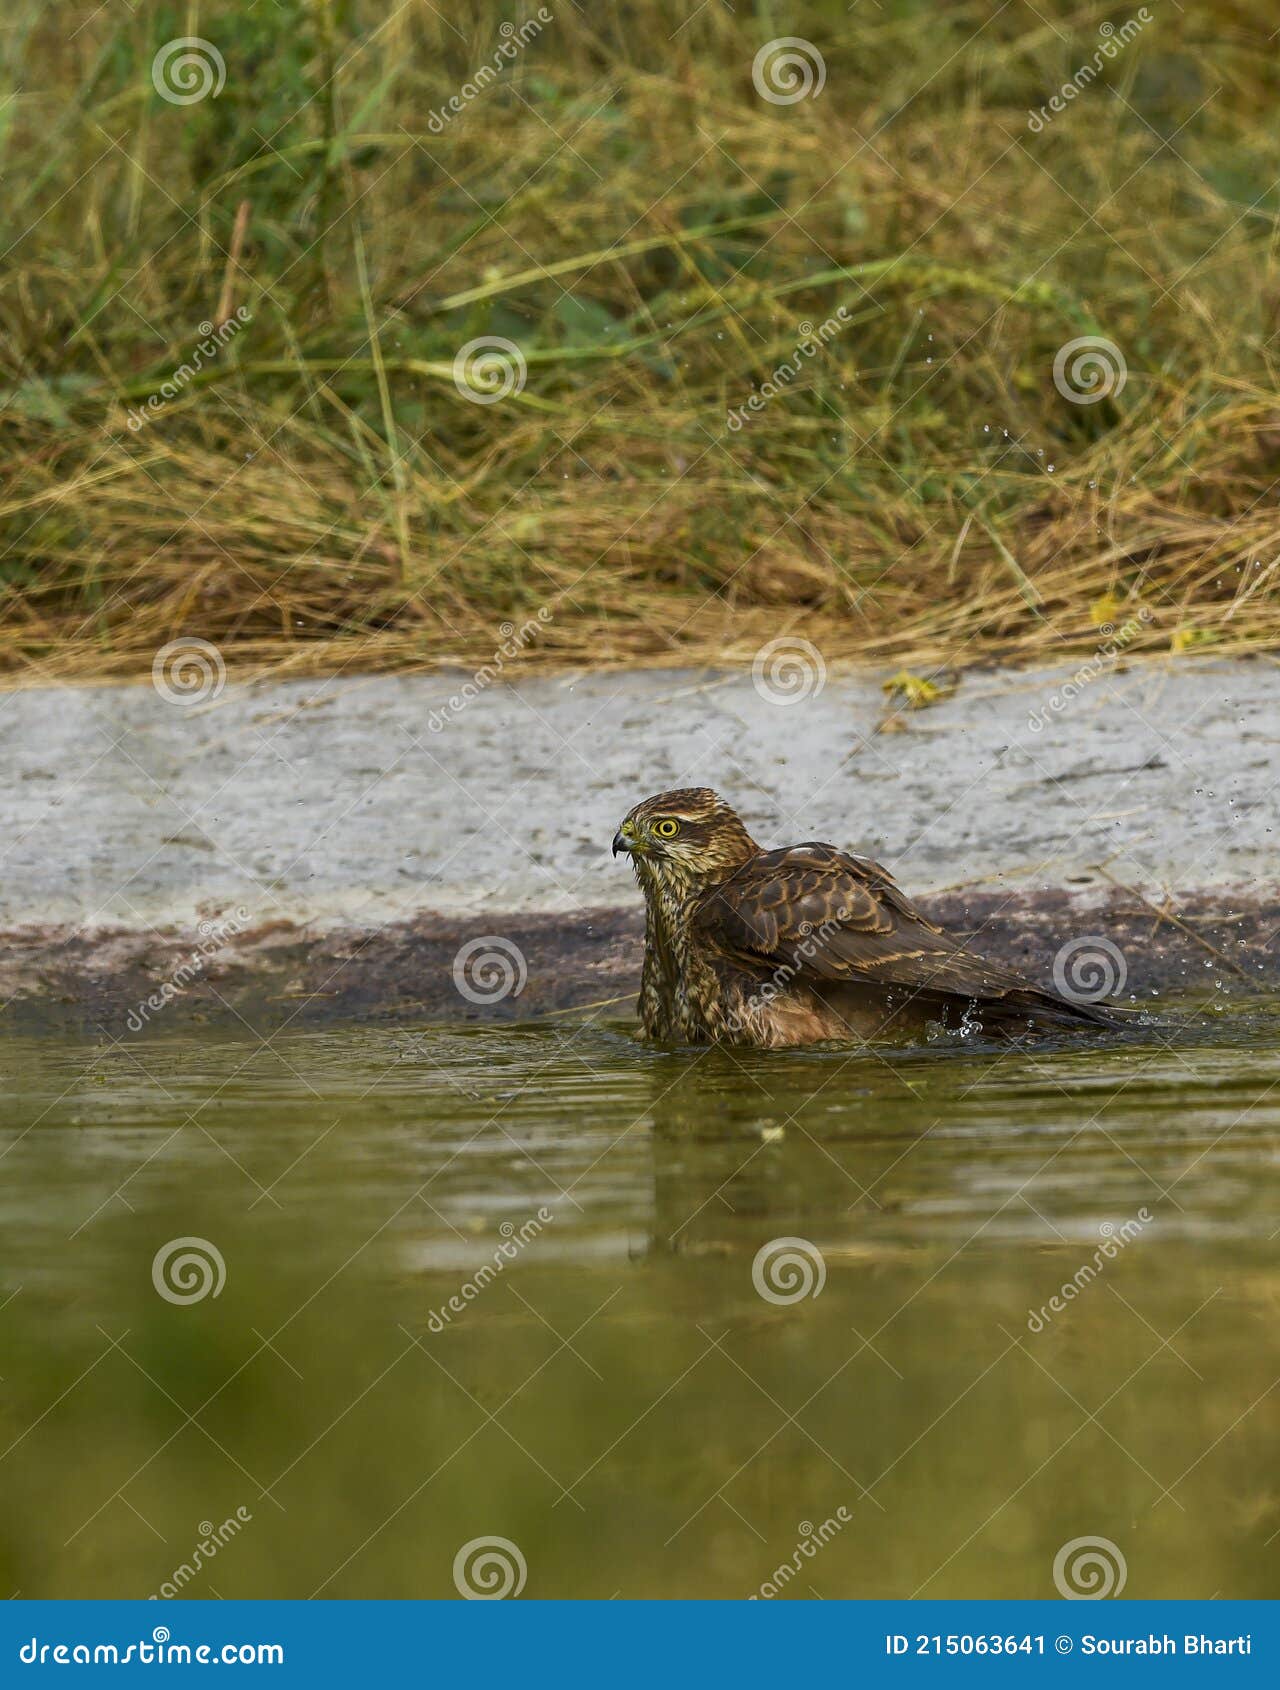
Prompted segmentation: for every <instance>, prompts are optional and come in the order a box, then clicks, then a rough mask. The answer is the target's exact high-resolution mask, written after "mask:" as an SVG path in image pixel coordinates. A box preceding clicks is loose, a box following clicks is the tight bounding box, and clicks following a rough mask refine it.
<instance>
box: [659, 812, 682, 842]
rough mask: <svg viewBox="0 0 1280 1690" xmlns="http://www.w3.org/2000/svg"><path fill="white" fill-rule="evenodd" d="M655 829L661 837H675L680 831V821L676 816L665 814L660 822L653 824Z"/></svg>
mask: <svg viewBox="0 0 1280 1690" xmlns="http://www.w3.org/2000/svg"><path fill="white" fill-rule="evenodd" d="M653 831H654V832H655V833H656V834H657V836H658V838H659V839H674V838H675V836H676V834H677V833H679V831H680V823H679V822H678V821H676V819H675V817H674V816H664V817H663V819H662V820H661V821H660V822H655V823H654V824H653Z"/></svg>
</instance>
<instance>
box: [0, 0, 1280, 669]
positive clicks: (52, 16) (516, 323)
mask: <svg viewBox="0 0 1280 1690" xmlns="http://www.w3.org/2000/svg"><path fill="white" fill-rule="evenodd" d="M450 10H451V12H453V13H454V14H455V15H454V17H453V22H452V23H447V22H445V21H444V18H443V15H442V13H441V12H439V11H438V10H437V9H436V8H435V7H433V6H431V5H429V4H427V3H426V0H408V3H407V4H404V5H401V6H398V7H395V6H393V7H390V8H389V7H388V6H387V5H385V4H374V0H310V3H304V0H296V3H293V4H290V3H285V4H282V5H277V6H274V7H269V8H263V7H260V6H259V7H251V6H249V5H248V4H247V3H245V4H226V5H222V6H219V7H216V8H215V7H212V6H207V7H201V6H198V5H196V6H182V7H178V6H173V5H151V4H143V5H141V6H139V7H138V8H137V9H136V10H135V11H133V12H129V11H128V10H127V9H124V8H117V7H107V8H102V9H100V10H98V11H96V12H95V11H94V10H93V8H92V6H91V5H89V4H87V3H86V4H85V5H83V6H82V7H81V8H80V9H79V10H78V11H77V10H76V9H75V8H46V7H43V6H41V5H39V4H38V3H37V0H15V7H14V11H15V14H16V16H15V21H14V22H13V23H11V24H9V25H7V26H6V28H5V29H4V30H3V31H0V140H2V141H3V145H4V149H5V181H6V185H7V191H6V203H5V206H4V211H3V216H4V220H5V225H6V234H5V241H4V245H5V247H7V248H8V251H7V254H6V257H5V263H4V267H3V269H2V270H0V454H2V461H3V466H4V472H5V474H4V488H3V493H2V494H0V592H2V594H3V597H2V599H0V607H2V608H0V668H2V669H3V671H4V673H5V674H6V675H7V677H8V680H9V682H10V684H24V683H31V682H35V681H40V680H49V679H55V678H56V679H83V678H90V677H101V676H130V675H136V674H140V673H145V672H146V671H147V670H148V669H149V666H150V663H151V659H152V655H153V653H154V652H155V650H156V648H157V647H158V646H160V645H161V644H163V643H165V642H167V641H170V640H173V639H176V638H179V637H182V636H198V637H201V638H204V639H208V640H211V641H213V642H215V643H216V644H217V645H218V646H219V647H220V648H221V649H222V650H223V652H224V654H225V655H226V657H227V659H228V662H229V663H230V664H231V666H232V667H233V669H235V670H236V671H237V672H242V673H265V672H272V673H287V674H306V673H317V672H324V671H331V670H340V669H371V668H390V667H411V666H425V665H431V664H436V663H440V662H444V661H458V662H463V663H482V662H484V661H486V660H487V659H489V658H490V657H491V656H492V654H493V652H494V650H495V648H496V646H497V645H498V644H499V642H500V640H501V637H502V636H501V633H500V631H499V630H500V626H501V625H502V624H503V623H507V622H513V623H516V624H522V623H524V622H525V621H526V619H528V618H529V617H532V616H534V615H536V613H537V611H538V610H539V608H543V607H545V608H547V609H549V611H550V617H549V620H547V621H546V622H545V625H544V627H543V629H542V632H541V634H540V636H539V639H538V641H537V643H536V645H534V646H531V648H530V649H529V651H528V652H526V653H525V654H524V655H525V658H526V660H529V661H542V662H548V661H554V662H562V663H583V662H591V663H596V664H601V663H615V662H634V661H637V660H639V661H645V662H657V663H674V662H681V663H686V662H702V661H709V660H729V661H739V660H744V659H749V658H750V656H751V654H752V653H753V652H754V651H755V650H756V648H757V647H758V646H759V645H760V643H761V642H762V641H763V640H765V639H768V638H772V637H775V636H777V635H779V634H781V633H795V634H797V635H801V636H804V637H807V638H809V639H812V640H813V641H815V642H816V643H817V644H818V645H819V646H820V647H821V649H822V651H823V653H824V655H825V656H826V657H827V658H828V659H830V660H834V659H839V658H843V657H863V658H868V659H870V660H873V661H875V662H877V663H884V664H886V665H893V666H894V667H899V666H901V665H903V664H906V665H908V666H922V665H929V664H949V665H957V666H958V665H961V664H964V663H967V662H973V661H977V660H987V659H990V658H992V657H997V656H998V657H1003V658H1012V659H1029V658H1036V657H1050V656H1058V655H1065V654H1066V653H1069V652H1071V651H1074V650H1088V649H1092V648H1094V647H1096V645H1097V643H1098V639H1099V635H1098V631H1097V625H1098V624H1099V623H1107V624H1110V623H1117V624H1123V623H1125V622H1126V621H1128V620H1130V619H1131V618H1133V617H1134V616H1135V615H1136V614H1137V613H1138V612H1139V610H1141V609H1146V610H1148V611H1149V612H1150V613H1151V614H1150V618H1149V620H1145V621H1143V622H1142V623H1141V624H1140V625H1138V627H1137V631H1136V633H1135V635H1134V637H1133V639H1132V642H1131V643H1130V644H1129V646H1128V649H1129V650H1131V651H1133V652H1139V651H1143V650H1151V649H1160V650H1166V651H1167V650H1169V649H1170V648H1171V647H1172V648H1173V649H1175V650H1179V651H1181V650H1186V649H1189V648H1192V647H1195V648H1197V649H1199V648H1204V649H1205V650H1210V649H1211V650H1214V651H1223V652H1227V651H1237V650H1242V649H1260V648H1266V647H1270V646H1274V644H1275V643H1276V641H1277V635H1278V634H1280V599H1278V598H1277V593H1276V583H1277V580H1278V579H1280V505H1278V502H1277V501H1278V500H1280V393H1278V392H1277V382H1276V358H1275V334H1276V329H1277V321H1278V314H1280V269H1278V265H1277V253H1276V208H1277V199H1276V193H1275V186H1276V181H1277V177H1280V162H1278V154H1280V144H1278V142H1277V136H1276V132H1275V125H1274V110H1275V98H1276V80H1277V77H1276V61H1275V55H1274V50H1273V47H1271V46H1268V44H1267V43H1268V37H1269V35H1270V33H1271V31H1272V30H1273V29H1274V18H1273V17H1272V16H1271V15H1270V12H1269V10H1268V8H1265V7H1263V6H1261V5H1260V4H1244V3H1236V0H1215V3H1214V4H1204V5H1200V6H1198V7H1195V8H1191V7H1188V8H1185V9H1183V10H1180V11H1179V10H1177V9H1176V8H1172V7H1169V6H1167V5H1164V4H1158V5H1154V6H1153V7H1152V8H1151V11H1152V21H1151V22H1150V23H1149V24H1148V25H1146V27H1145V28H1143V29H1142V31H1141V33H1140V34H1139V35H1138V36H1137V38H1136V39H1135V40H1133V41H1132V42H1131V43H1130V44H1129V45H1127V46H1126V47H1124V48H1123V50H1121V51H1118V52H1117V53H1116V55H1115V57H1114V58H1112V59H1111V60H1109V61H1108V62H1107V63H1106V64H1105V67H1104V70H1103V74H1102V75H1101V76H1100V77H1099V78H1098V79H1097V80H1096V81H1094V82H1093V83H1092V84H1091V85H1089V86H1087V87H1084V88H1082V90H1081V91H1080V93H1079V95H1078V97H1075V98H1074V99H1073V100H1072V102H1071V103H1070V104H1068V105H1067V106H1066V109H1065V110H1064V111H1063V112H1062V114H1061V115H1058V116H1056V117H1054V118H1053V120H1052V122H1050V123H1049V124H1047V125H1046V127H1045V128H1044V129H1043V130H1042V131H1041V132H1039V133H1033V132H1032V131H1030V130H1029V129H1028V125H1027V117H1028V112H1029V110H1030V109H1033V108H1038V107H1040V106H1042V105H1044V104H1045V102H1046V101H1047V100H1048V99H1049V96H1050V95H1051V93H1052V92H1053V91H1054V90H1055V89H1056V88H1057V87H1059V86H1060V85H1061V84H1063V83H1064V82H1067V81H1069V80H1070V79H1071V77H1072V75H1073V73H1074V72H1075V71H1076V70H1077V69H1078V68H1079V67H1080V66H1081V65H1082V64H1086V63H1088V62H1089V61H1090V60H1091V58H1092V56H1093V54H1094V52H1095V50H1096V49H1097V47H1098V45H1099V42H1100V40H1101V39H1102V37H1100V35H1099V26H1100V25H1101V24H1102V23H1103V22H1104V21H1109V22H1111V23H1114V24H1115V26H1116V27H1117V28H1119V27H1120V26H1121V25H1122V24H1123V23H1124V22H1125V20H1126V19H1127V18H1129V17H1131V16H1134V15H1136V14H1137V12H1138V8H1137V7H1136V6H1135V7H1133V8H1132V9H1131V10H1126V11H1116V10H1114V9H1111V10H1108V9H1107V8H1105V7H1101V6H1099V7H1090V6H1084V7H1080V6H1069V5H1066V4H1062V3H1060V0H1046V3H1039V0H1038V4H1037V6H1036V7H1034V8H1033V7H1031V6H1029V5H1026V4H1023V0H1012V3H1011V4H1010V5H1008V6H1006V7H994V6H991V5H989V4H987V3H986V0H981V3H978V0H972V3H970V0H963V3H956V4H948V5H946V6H940V5H938V4H936V3H930V4H920V3H916V0H885V3H884V4H882V5H880V6H879V7H873V6H859V7H855V8H853V9H852V10H850V9H848V8H847V7H846V5H845V4H844V0H828V3H817V0H814V3H807V4H796V5H791V6H766V5H764V4H760V5H757V6H746V7H743V6H739V7H738V8H737V9H736V12H734V13H731V12H729V11H728V10H726V9H724V8H722V7H720V6H718V5H714V4H712V5H707V6H705V7H703V8H702V9H701V10H695V9H694V8H693V7H690V6H684V5H677V4H675V3H674V0H636V3H634V4H630V5H616V6H612V7H594V8H584V9H578V8H575V7H572V6H560V5H557V6H556V7H554V8H553V9H552V12H553V15H552V21H551V22H550V23H548V24H546V25H545V27H543V28H542V29H541V31H540V33H538V35H537V37H536V39H534V40H533V41H532V42H531V43H530V45H528V46H527V47H525V48H524V49H522V50H520V51H519V52H518V53H517V55H516V57H515V58H514V60H512V61H510V62H506V61H504V66H503V69H502V71H501V74H500V75H499V76H498V77H496V78H495V79H494V81H493V82H492V84H491V85H490V86H488V87H487V88H485V89H484V90H483V91H482V92H481V93H480V94H479V95H478V96H477V97H476V98H475V99H474V100H473V101H472V102H471V103H470V104H469V105H467V106H466V109H465V110H464V111H463V112H462V113H461V115H458V116H456V117H454V118H453V119H452V121H450V122H449V123H447V124H445V125H444V126H443V128H442V130H441V132H440V133H434V132H433V128H432V121H431V113H432V112H433V111H438V110H439V109H440V108H442V107H443V106H444V104H445V102H446V101H447V100H448V99H449V98H450V96H451V95H454V94H456V93H457V91H458V90H459V88H460V87H461V86H462V84H463V83H464V82H465V81H466V80H467V78H468V77H469V76H470V75H472V74H473V73H474V72H475V71H476V70H477V68H478V67H479V66H481V65H482V64H485V63H486V62H488V61H490V60H492V58H493V56H494V53H495V50H496V49H497V48H498V46H499V45H500V44H501V42H502V41H503V40H504V37H503V36H502V35H501V34H500V25H501V24H502V22H503V21H504V18H505V17H506V16H507V12H506V10H505V9H504V8H502V7H499V6H497V5H493V4H489V3H487V0H472V3H471V4H470V5H468V6H465V7H463V8H461V9H458V8H451V9H450ZM535 10H536V8H534V7H532V6H527V7H524V8H523V9H517V10H515V11H512V12H511V13H510V16H511V17H512V18H515V19H517V20H518V19H520V18H529V17H531V16H532V15H533V13H534V11H535ZM864 14H865V15H864ZM77 25H79V26H80V27H78V28H77V27H76V26H77ZM187 34H193V35H200V36H202V37H204V38H206V39H207V40H209V41H211V42H213V43H214V44H215V45H216V46H217V48H218V50H219V51H220V53H221V54H222V56H223V58H224V60H225V64H226V82H225V86H224V88H223V90H222V92H221V93H220V94H218V95H217V97H216V98H214V97H210V98H207V99H204V100H202V101H200V102H198V103H194V104H191V105H185V106H184V105H175V104H172V103H170V102H168V101H166V100H164V99H162V98H160V97H159V95H158V94H157V92H156V90H155V88H154V87H153V85H152V80H151V72H150V66H151V62H152V57H153V55H154V54H155V52H156V50H157V48H159V47H160V46H161V44H162V43H164V42H166V41H168V40H170V39H172V38H173V37H175V36H179V35H187ZM779 35H796V36H801V37H803V38H805V39H806V40H808V41H810V42H812V43H813V44H814V45H815V46H816V48H817V49H818V50H819V51H820V52H821V54H822V56H823V59H824V62H825V67H826V83H825V87H824V88H823V90H822V92H821V94H820V95H819V96H818V97H816V98H809V99H804V100H801V101H799V102H797V103H796V104H793V105H785V106H784V105H775V104H772V103H770V102H768V101H766V100H764V99H762V98H761V97H760V95H759V94H758V93H757V92H756V90H755V88H754V87H753V82H752V60H753V56H754V55H755V53H756V51H757V49H758V48H759V47H760V46H761V45H762V44H763V43H764V42H765V41H768V40H769V39H771V38H772V37H775V36H779ZM242 208H244V209H242ZM238 217H239V228H238V229H237V218H238ZM236 308H243V309H244V310H245V311H247V312H248V313H249V314H250V321H249V323H248V326H247V327H245V328H243V329H242V330H241V331H240V332H239V333H237V334H235V335H234V336H233V337H232V338H230V339H229V340H228V342H227V344H226V345H225V346H224V347H223V349H222V350H221V352H220V353H219V354H218V356H217V358H216V359H215V360H214V361H212V362H210V363H207V364H205V365H203V367H201V368H200V369H199V370H198V371H197V372H196V373H195V375H194V376H193V377H192V378H191V379H189V380H185V381H184V382H183V383H182V384H181V386H180V390H179V391H178V393H177V395H176V397H174V398H172V399H171V400H169V401H168V402H167V403H166V404H165V405H164V406H163V407H162V408H161V409H160V410H159V412H158V413H157V414H154V415H149V416H147V417H146V418H145V420H144V421H143V422H142V424H141V426H140V427H137V428H136V429H131V428H130V426H129V423H128V417H129V413H130V411H131V409H132V410H134V411H135V412H136V411H137V409H138V408H139V407H141V406H144V405H145V401H146V400H147V398H148V396H149V395H153V394H156V393H157V392H158V391H159V389H160V387H161V384H162V383H163V382H164V381H165V380H166V379H167V378H169V377H171V376H172V374H173V372H174V371H175V370H177V369H178V368H179V367H180V366H182V365H183V364H184V362H185V363H188V364H190V363H191V360H192V353H193V349H194V348H195V346H196V345H197V343H198V342H199V341H200V339H201V329H200V327H199V325H200V324H201V323H202V322H204V323H208V322H211V321H217V320H219V319H220V318H221V317H224V316H227V315H229V314H230V313H231V312H232V311H233V310H235V309H236ZM841 308H843V310H844V311H845V312H846V313H847V316H848V322H847V325H845V326H842V327H840V328H839V329H838V331H837V332H833V333H832V335H831V336H830V338H829V339H828V340H827V341H826V343H825V344H824V345H822V346H821V348H820V350H819V351H817V352H816V353H815V354H814V355H813V356H812V357H807V358H805V359H802V360H801V361H800V362H801V365H802V368H801V371H800V374H799V375H798V376H797V377H796V378H795V379H794V380H793V381H791V382H789V383H786V384H784V387H783V390H782V391H780V392H779V393H778V394H777V396H776V397H773V398H772V399H771V400H770V402H769V403H768V404H767V405H765V406H764V408H763V409H762V410H761V411H760V412H759V413H758V414H755V415H751V416H750V418H749V420H748V421H747V422H746V424H745V425H744V426H742V427H741V428H738V429H736V430H735V429H732V428H730V427H729V426H728V421H727V419H728V413H729V410H730V408H731V407H740V406H742V405H743V404H744V403H745V401H746V400H747V399H748V397H749V396H750V395H751V393H752V392H753V391H754V390H755V389H756V388H758V387H759V386H760V385H761V384H762V383H763V382H765V381H766V380H767V379H768V378H769V375H770V372H772V371H773V370H774V369H775V368H776V367H777V366H778V365H780V364H781V363H782V362H783V361H784V360H786V359H789V358H791V357H792V356H793V354H794V352H795V348H796V346H797V344H798V342H799V341H800V340H801V339H802V338H803V337H804V333H805V331H804V329H802V327H801V324H813V325H820V324H823V323H824V322H827V321H829V320H830V319H832V317H833V315H834V314H835V313H836V312H837V311H838V310H839V309H841ZM483 335H497V336H502V337H503V338H505V339H507V340H509V341H511V342H513V343H515V344H516V345H517V346H518V347H519V349H520V352H521V354H522V356H523V357H524V359H525V360H526V363H527V378H526V380H525V383H524V386H523V389H522V390H520V391H518V392H514V393H512V394H510V395H509V396H508V397H507V398H504V399H502V400H500V401H497V402H494V403H484V404H481V403H475V402H473V401H472V400H469V399H468V398H466V397H464V396H463V395H461V394H460V393H459V391H458V390H457V388H456V386H455V383H454V379H453V360H454V357H455V354H456V353H457V352H458V350H459V348H460V347H462V346H463V345H464V344H465V343H466V342H468V341H470V340H472V339H474V338H475V337H477V336H483ZM1081 335H1100V336H1105V337H1106V338H1107V339H1109V340H1111V341H1113V342H1114V343H1115V344H1116V345H1117V346H1118V347H1119V348H1120V349H1121V352H1122V353H1123V356H1124V360H1125V363H1126V365H1127V369H1128V378H1127V382H1126V384H1125V385H1124V387H1123V390H1122V391H1118V392H1117V393H1115V394H1114V395H1113V396H1111V397H1109V398H1106V399H1104V400H1103V401H1101V402H1100V403H1097V404H1090V405H1079V404H1073V403H1070V402H1069V401H1068V400H1067V399H1066V398H1064V397H1063V396H1062V394H1061V393H1060V392H1059V391H1058V389H1057V388H1056V387H1055V383H1054V379H1053V363H1054V357H1055V354H1056V352H1057V351H1058V349H1059V348H1060V347H1061V346H1062V345H1063V344H1064V343H1065V342H1066V341H1068V340H1070V339H1073V338H1075V337H1077V336H1081Z"/></svg>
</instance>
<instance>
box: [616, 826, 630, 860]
mask: <svg viewBox="0 0 1280 1690" xmlns="http://www.w3.org/2000/svg"><path fill="white" fill-rule="evenodd" d="M619 851H626V852H627V853H628V854H629V853H630V851H631V841H630V840H629V839H628V838H627V836H626V834H625V833H623V831H622V829H621V828H619V829H618V831H617V832H616V833H615V834H614V836H613V854H614V856H615V857H616V856H617V854H618V852H619Z"/></svg>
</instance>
